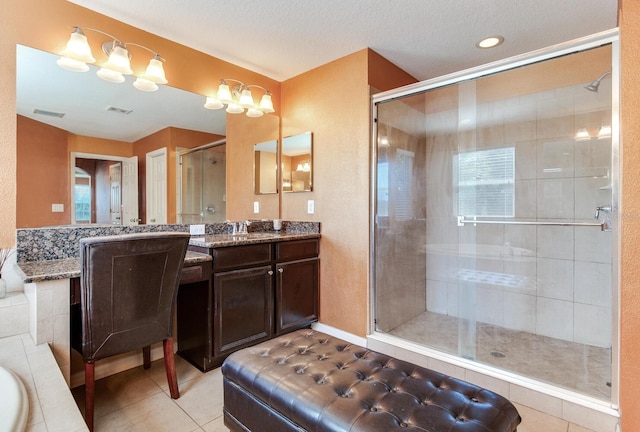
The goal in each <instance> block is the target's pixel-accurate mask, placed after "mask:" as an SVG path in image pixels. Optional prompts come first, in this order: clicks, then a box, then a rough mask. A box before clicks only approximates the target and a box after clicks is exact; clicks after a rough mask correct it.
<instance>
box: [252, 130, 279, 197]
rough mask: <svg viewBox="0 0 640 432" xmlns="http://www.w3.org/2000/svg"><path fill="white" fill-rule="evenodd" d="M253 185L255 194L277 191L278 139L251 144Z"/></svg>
mask: <svg viewBox="0 0 640 432" xmlns="http://www.w3.org/2000/svg"><path fill="white" fill-rule="evenodd" d="M253 156H254V170H253V173H254V174H253V185H254V191H255V194H256V195H261V194H272V193H278V141H277V140H271V141H266V142H263V143H259V144H256V145H254V146H253Z"/></svg>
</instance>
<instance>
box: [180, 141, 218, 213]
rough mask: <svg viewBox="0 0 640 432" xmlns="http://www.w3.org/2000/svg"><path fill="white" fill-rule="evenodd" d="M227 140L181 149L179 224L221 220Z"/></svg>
mask: <svg viewBox="0 0 640 432" xmlns="http://www.w3.org/2000/svg"><path fill="white" fill-rule="evenodd" d="M225 151H226V140H221V141H217V142H214V143H211V144H207V145H204V146H201V147H198V148H195V149H190V150H185V151H182V152H180V157H179V165H180V172H179V173H178V181H179V182H180V187H179V188H178V190H177V193H178V200H177V202H178V220H177V222H178V223H184V224H196V223H197V224H202V223H213V222H224V221H225V220H226V219H227V211H226V203H225V201H226V172H227V168H226V165H227V164H226V155H225Z"/></svg>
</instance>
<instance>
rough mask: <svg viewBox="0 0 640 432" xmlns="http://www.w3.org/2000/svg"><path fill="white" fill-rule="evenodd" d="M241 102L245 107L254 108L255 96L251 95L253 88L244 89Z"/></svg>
mask: <svg viewBox="0 0 640 432" xmlns="http://www.w3.org/2000/svg"><path fill="white" fill-rule="evenodd" d="M239 103H240V106H241V107H243V108H253V96H252V95H251V90H249V89H248V88H245V89H244V90H242V93H241V94H240V100H239Z"/></svg>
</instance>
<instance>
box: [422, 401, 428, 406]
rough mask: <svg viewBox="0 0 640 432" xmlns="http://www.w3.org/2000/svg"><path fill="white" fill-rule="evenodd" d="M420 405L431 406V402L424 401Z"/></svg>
mask: <svg viewBox="0 0 640 432" xmlns="http://www.w3.org/2000/svg"><path fill="white" fill-rule="evenodd" d="M420 405H424V406H429V401H422V402H420Z"/></svg>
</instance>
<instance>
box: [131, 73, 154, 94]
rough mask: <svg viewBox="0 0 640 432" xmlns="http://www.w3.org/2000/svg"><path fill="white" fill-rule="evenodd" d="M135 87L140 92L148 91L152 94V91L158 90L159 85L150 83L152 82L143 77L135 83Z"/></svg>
mask: <svg viewBox="0 0 640 432" xmlns="http://www.w3.org/2000/svg"><path fill="white" fill-rule="evenodd" d="M123 78H124V77H123ZM133 86H134V87H135V88H137V89H138V90H142V91H148V92H152V91H156V90H158V84H156V83H154V82H153V81H150V80H148V79H146V78H142V77H139V78H137V79H136V80H135V81H134V82H133Z"/></svg>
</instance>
